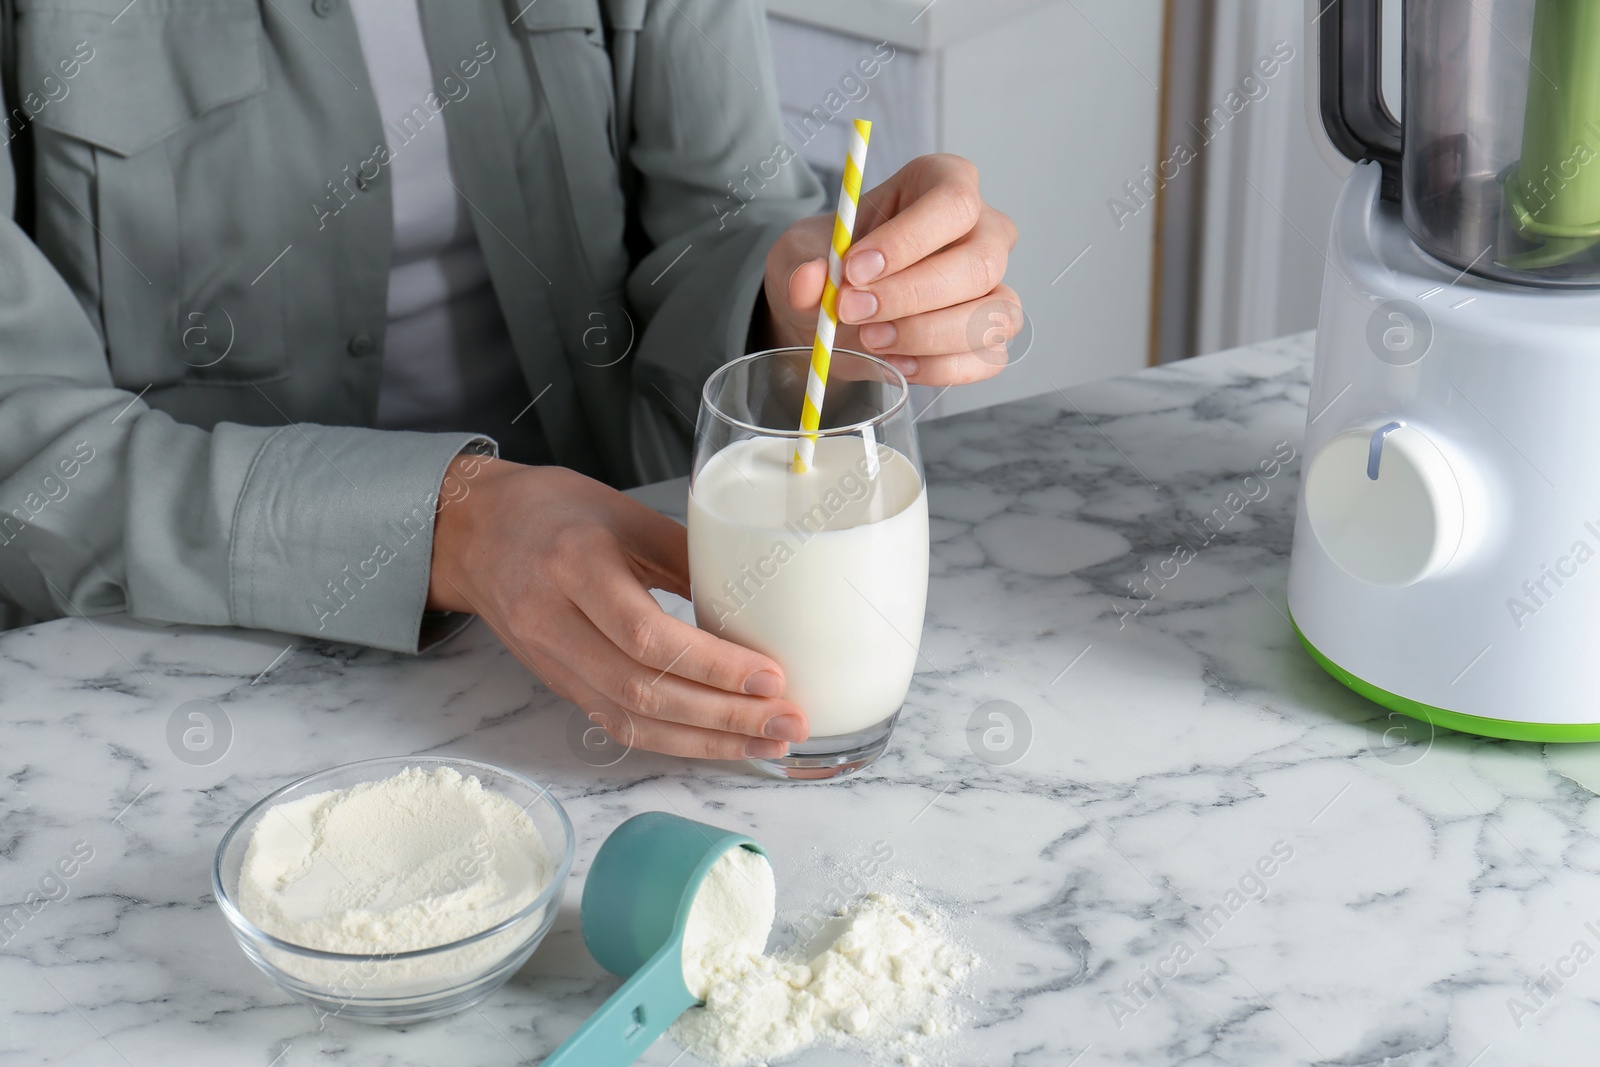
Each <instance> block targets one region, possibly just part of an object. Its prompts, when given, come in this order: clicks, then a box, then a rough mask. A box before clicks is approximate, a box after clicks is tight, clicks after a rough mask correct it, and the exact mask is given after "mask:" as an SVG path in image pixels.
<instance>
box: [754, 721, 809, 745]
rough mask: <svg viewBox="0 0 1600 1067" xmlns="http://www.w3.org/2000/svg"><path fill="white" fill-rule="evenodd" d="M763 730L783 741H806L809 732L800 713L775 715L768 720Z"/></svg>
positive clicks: (769, 735)
mask: <svg viewBox="0 0 1600 1067" xmlns="http://www.w3.org/2000/svg"><path fill="white" fill-rule="evenodd" d="M761 732H762V733H764V734H766V735H767V736H768V737H776V738H778V739H780V740H783V741H804V740H805V739H806V736H807V734H809V733H810V731H809V730H807V729H806V724H805V722H804V721H803V720H802V719H801V718H800V716H798V715H775V716H773V717H772V718H770V719H768V720H767V725H765V726H763V727H762V728H761Z"/></svg>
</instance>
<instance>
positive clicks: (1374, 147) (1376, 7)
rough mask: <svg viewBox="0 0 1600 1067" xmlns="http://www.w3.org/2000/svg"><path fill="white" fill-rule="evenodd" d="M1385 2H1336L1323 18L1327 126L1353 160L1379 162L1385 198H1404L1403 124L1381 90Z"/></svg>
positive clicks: (1320, 62)
mask: <svg viewBox="0 0 1600 1067" xmlns="http://www.w3.org/2000/svg"><path fill="white" fill-rule="evenodd" d="M1381 8H1382V0H1332V3H1331V5H1330V7H1329V9H1328V10H1326V11H1324V12H1323V15H1322V18H1321V19H1320V20H1319V21H1320V24H1321V28H1320V30H1319V37H1318V53H1319V56H1318V75H1319V82H1320V84H1319V90H1320V96H1321V103H1322V108H1321V110H1322V125H1323V127H1324V128H1325V129H1326V130H1327V131H1328V140H1330V141H1332V142H1333V146H1334V147H1335V148H1337V149H1338V150H1339V151H1340V152H1342V153H1343V154H1344V155H1345V156H1346V157H1348V158H1349V159H1350V160H1351V161H1353V162H1356V163H1360V162H1363V161H1365V160H1369V159H1371V160H1376V161H1377V162H1378V164H1379V165H1380V166H1381V167H1382V168H1383V196H1384V199H1386V200H1399V199H1400V144H1401V139H1400V123H1398V122H1396V121H1395V118H1394V116H1393V115H1392V114H1390V112H1389V108H1388V106H1387V105H1386V104H1384V102H1383V97H1382V95H1381V93H1380V90H1379V77H1380V73H1381V71H1382V51H1381V43H1382V37H1383V19H1382V10H1381Z"/></svg>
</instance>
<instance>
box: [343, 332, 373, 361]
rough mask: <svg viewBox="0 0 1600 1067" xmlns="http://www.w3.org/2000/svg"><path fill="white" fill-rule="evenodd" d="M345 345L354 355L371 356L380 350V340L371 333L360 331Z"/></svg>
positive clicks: (346, 349)
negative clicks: (374, 338) (375, 339)
mask: <svg viewBox="0 0 1600 1067" xmlns="http://www.w3.org/2000/svg"><path fill="white" fill-rule="evenodd" d="M344 347H345V351H347V352H349V353H350V354H351V355H352V356H370V355H372V353H374V352H376V351H377V350H378V342H376V341H374V340H373V339H372V335H371V334H370V333H358V334H356V335H355V336H354V337H352V338H350V341H349V343H348V344H346V345H345V346H344Z"/></svg>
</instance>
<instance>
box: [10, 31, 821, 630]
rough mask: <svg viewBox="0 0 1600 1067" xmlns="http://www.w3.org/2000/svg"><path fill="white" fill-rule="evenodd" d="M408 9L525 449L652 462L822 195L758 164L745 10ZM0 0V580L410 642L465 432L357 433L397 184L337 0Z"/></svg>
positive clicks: (674, 454) (680, 438) (766, 104)
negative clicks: (784, 242)
mask: <svg viewBox="0 0 1600 1067" xmlns="http://www.w3.org/2000/svg"><path fill="white" fill-rule="evenodd" d="M420 2H421V10H422V16H423V26H424V30H425V33H426V37H427V45H428V55H429V60H430V62H431V64H432V67H433V73H434V76H435V82H436V84H437V85H438V86H439V94H438V99H437V100H434V101H432V102H429V101H424V102H423V103H422V106H423V107H424V108H425V109H427V110H429V111H432V110H433V109H434V108H435V107H436V106H437V107H438V117H442V119H443V121H444V122H445V124H446V126H447V127H448V130H449V135H450V136H449V140H450V156H451V164H452V170H453V172H454V174H455V175H456V176H457V177H458V178H459V182H460V186H461V188H460V193H461V196H462V199H463V200H464V201H465V202H466V203H467V205H468V206H469V207H470V209H471V214H472V224H473V230H474V233H475V235H476V238H477V242H478V245H479V247H480V249H481V250H482V253H483V257H484V260H485V262H486V264H487V267H488V272H489V277H490V281H491V284H492V286H493V291H494V294H495V296H496V299H497V301H498V304H499V308H500V310H501V313H502V315H503V317H504V321H505V324H506V328H507V330H508V332H509V334H510V338H511V343H512V347H513V348H514V350H515V353H516V358H517V361H518V363H519V365H520V366H521V369H522V372H523V377H524V380H525V383H526V385H527V387H528V389H529V392H530V394H531V395H540V396H541V399H540V401H539V407H538V410H539V415H540V420H541V426H542V429H543V433H544V437H545V440H546V443H547V445H548V447H549V449H550V452H551V454H552V455H553V457H554V459H555V461H556V462H558V463H561V464H564V465H566V466H570V467H573V468H576V469H578V470H582V471H584V472H586V473H590V474H593V475H596V476H598V477H603V478H606V479H608V480H610V481H612V482H613V483H615V484H629V483H632V482H636V481H640V480H648V479H654V478H659V477H665V476H669V475H672V474H677V473H681V472H682V471H683V470H685V469H686V466H687V463H688V459H689V451H690V447H691V442H692V435H693V427H692V419H693V416H694V413H695V407H696V404H697V401H698V391H699V387H700V384H701V382H702V381H703V380H704V378H705V376H706V374H708V373H709V371H710V370H711V369H713V368H715V367H716V366H717V365H719V364H720V363H722V362H724V361H726V360H727V359H729V358H731V357H733V356H735V355H737V354H739V353H740V352H741V351H742V350H743V349H744V347H745V345H746V343H747V336H748V331H749V328H750V322H751V316H752V313H753V310H754V309H755V307H756V304H757V300H758V297H759V293H760V286H761V278H762V263H763V260H764V256H765V253H766V250H767V248H768V247H769V246H770V245H771V243H772V241H773V240H775V239H776V237H777V236H778V234H780V233H781V232H782V231H783V229H784V228H786V227H787V226H788V225H789V224H790V223H792V222H793V221H794V220H795V219H796V218H799V217H801V216H803V215H805V214H807V213H809V212H810V211H812V210H814V209H815V207H816V206H817V205H818V204H819V203H820V201H821V191H820V189H819V187H818V185H817V182H816V180H815V179H814V178H813V177H812V175H811V174H810V173H809V172H808V171H807V170H806V169H805V167H804V164H803V163H800V162H799V161H798V160H793V161H792V162H790V163H787V164H784V165H780V166H777V167H775V168H771V167H769V166H768V163H769V161H771V160H772V159H774V158H775V153H774V147H775V146H776V145H777V143H778V142H779V141H780V140H781V138H782V133H781V130H780V127H779V123H778V117H777V109H776V104H775V92H774V90H773V84H772V72H771V64H770V58H769V55H768V52H767V43H766V38H765V31H764V24H763V21H762V20H763V15H762V12H761V10H760V6H759V4H755V3H751V2H750V0H608V2H607V3H606V4H604V5H602V4H601V3H599V2H598V0H536V2H534V3H531V4H525V2H524V3H514V2H506V3H502V2H498V0H420ZM4 6H5V8H6V14H7V16H8V17H7V18H6V19H5V21H4V22H3V23H0V34H3V35H4V39H3V40H0V46H3V48H0V57H4V58H3V64H4V69H3V73H4V75H5V77H6V83H5V84H6V88H7V101H6V103H7V121H6V122H5V123H4V127H3V128H4V136H5V138H6V139H7V140H8V149H9V159H0V205H3V206H5V207H6V208H7V210H6V211H5V212H4V213H3V214H4V216H5V217H4V218H0V590H3V591H4V594H5V596H6V597H7V598H9V599H11V600H13V601H15V602H17V603H19V604H21V605H22V606H24V607H25V608H27V609H28V610H29V611H31V612H33V613H34V614H35V615H38V616H40V617H51V616H54V615H58V614H64V613H85V614H93V613H99V612H109V611H118V610H128V611H130V612H131V613H132V614H133V615H135V616H136V617H141V618H148V619H157V620H168V621H175V622H185V623H212V624H235V625H241V626H252V627H260V628H265V629H274V630H281V631H286V632H290V633H297V634H311V635H316V636H321V637H326V638H333V639H340V640H349V641H357V642H361V643H366V644H372V645H376V646H380V647H385V648H394V649H414V648H416V647H417V642H418V635H419V626H420V621H421V617H422V607H423V603H424V601H425V598H426V592H427V579H428V571H429V563H430V557H431V539H432V513H433V508H434V503H435V500H436V497H437V494H438V493H439V491H440V479H441V476H442V473H443V471H444V470H445V467H446V465H447V464H448V463H449V461H450V460H451V458H452V457H454V456H455V455H457V454H458V453H459V452H460V451H461V450H462V449H463V448H465V447H470V446H473V445H474V444H475V443H476V444H477V445H478V446H479V447H485V443H484V442H483V440H482V439H481V438H480V437H478V436H477V435H474V434H472V433H465V432H456V433H438V434H432V433H414V432H404V431H392V430H391V431H384V430H378V429H373V428H372V427H373V426H374V423H375V418H376V409H377V394H378V383H379V381H380V377H381V368H382V360H383V349H384V333H385V325H386V322H387V311H386V296H387V288H388V279H389V267H390V245H391V226H392V206H391V202H390V190H389V186H388V183H387V181H386V178H387V176H388V175H387V166H386V161H387V149H386V147H385V141H386V138H385V134H384V129H383V123H382V119H381V118H380V115H379V113H378V109H377V106H376V104H375V102H374V96H373V92H372V89H371V86H370V85H369V84H368V81H367V76H366V71H365V67H364V64H363V63H362V60H361V49H360V41H359V38H358V36H357V32H356V28H355V24H354V22H353V20H352V19H351V17H350V13H349V10H348V9H347V7H346V6H345V5H344V4H343V3H342V2H341V0H135V2H134V3H132V4H129V3H127V0H4ZM602 6H603V7H604V12H605V15H606V18H605V19H602ZM468 86H470V93H468V92H465V89H466V88H467V87H468ZM447 99H449V100H451V102H450V103H448V104H447V105H446V104H444V103H443V101H444V100H447ZM784 155H786V156H792V153H785V154H784ZM13 163H15V164H16V165H15V166H13V165H12V164H13ZM13 219H14V220H15V221H12V220H13Z"/></svg>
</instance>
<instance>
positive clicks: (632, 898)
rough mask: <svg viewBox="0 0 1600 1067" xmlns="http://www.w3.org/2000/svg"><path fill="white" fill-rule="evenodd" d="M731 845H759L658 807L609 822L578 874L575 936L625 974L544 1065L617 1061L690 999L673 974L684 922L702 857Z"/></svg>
mask: <svg viewBox="0 0 1600 1067" xmlns="http://www.w3.org/2000/svg"><path fill="white" fill-rule="evenodd" d="M741 847H742V848H748V849H750V850H751V851H753V852H759V853H761V854H762V855H763V856H764V855H766V850H765V849H763V848H762V847H761V846H760V845H759V844H757V843H756V842H755V841H754V840H753V839H751V838H750V837H747V836H746V835H744V834H739V833H734V832H733V831H731V830H723V829H721V828H720V827H716V826H707V825H706V824H705V823H701V822H695V821H694V820H692V819H685V818H682V817H680V816H677V815H669V814H668V813H666V812H664V811H647V812H645V813H644V814H642V815H635V816H634V817H633V818H631V819H629V820H628V821H627V822H625V823H623V824H622V825H621V826H618V827H617V828H616V829H615V830H613V831H612V832H611V836H610V837H608V838H606V839H605V843H604V844H602V845H601V846H600V851H598V852H596V853H595V857H594V864H593V866H591V867H590V868H589V878H588V880H587V881H586V882H585V883H584V887H583V907H582V912H581V914H582V925H583V943H584V944H585V945H587V946H588V948H589V954H590V955H591V956H593V957H594V958H595V961H596V962H597V963H599V964H600V966H602V967H604V968H605V969H606V970H608V971H610V972H611V973H612V974H614V975H616V976H617V977H619V978H625V979H627V981H625V982H623V983H622V988H620V989H618V990H617V991H616V992H615V993H613V994H611V999H609V1000H607V1001H606V1002H605V1003H604V1004H602V1005H601V1006H600V1009H599V1010H598V1011H596V1012H595V1013H594V1014H593V1015H591V1016H589V1019H588V1021H587V1022H585V1023H584V1024H583V1025H582V1026H580V1027H579V1028H578V1030H577V1032H576V1033H574V1034H573V1035H572V1036H571V1037H569V1038H568V1039H567V1040H566V1041H565V1042H563V1043H562V1045H561V1047H560V1048H558V1049H556V1050H555V1051H554V1052H552V1053H551V1054H550V1055H549V1057H547V1058H546V1059H545V1061H544V1067H580V1065H581V1067H626V1065H627V1064H630V1063H632V1062H633V1061H634V1060H636V1059H638V1058H639V1056H640V1055H641V1054H642V1053H643V1052H644V1050H645V1049H647V1048H649V1047H650V1045H651V1043H652V1042H653V1041H655V1039H656V1038H658V1037H660V1036H661V1035H662V1034H664V1033H666V1031H667V1027H669V1026H671V1025H672V1023H673V1022H674V1020H676V1019H677V1018H678V1016H680V1015H682V1014H683V1013H684V1012H686V1011H688V1010H689V1009H690V1008H692V1007H694V1006H695V1005H697V1004H699V1003H700V1001H699V999H698V998H697V997H695V995H694V994H693V993H690V992H689V987H688V986H687V985H685V984H684V981H683V930H684V926H685V925H686V924H687V923H688V921H689V907H690V905H691V904H693V903H694V896H695V894H696V893H697V892H699V890H700V883H701V882H703V881H705V877H706V872H707V871H709V870H711V865H712V864H714V863H716V862H717V858H718V857H720V856H721V855H722V854H723V853H724V852H726V851H728V850H729V849H730V848H741Z"/></svg>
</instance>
